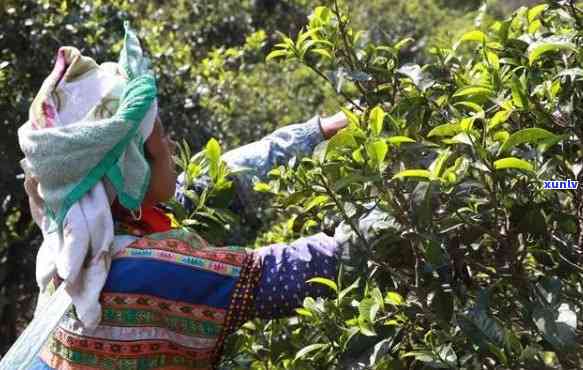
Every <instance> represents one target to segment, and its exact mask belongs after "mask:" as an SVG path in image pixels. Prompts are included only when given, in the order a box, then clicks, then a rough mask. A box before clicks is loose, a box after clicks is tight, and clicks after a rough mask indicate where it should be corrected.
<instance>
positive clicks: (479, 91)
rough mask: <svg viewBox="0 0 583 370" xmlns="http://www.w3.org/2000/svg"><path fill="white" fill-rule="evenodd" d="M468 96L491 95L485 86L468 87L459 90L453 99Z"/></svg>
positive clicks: (490, 91)
mask: <svg viewBox="0 0 583 370" xmlns="http://www.w3.org/2000/svg"><path fill="white" fill-rule="evenodd" d="M468 95H485V96H490V95H492V89H491V88H489V87H485V86H468V87H464V88H461V89H459V90H458V91H456V93H455V94H453V96H454V97H460V96H468Z"/></svg>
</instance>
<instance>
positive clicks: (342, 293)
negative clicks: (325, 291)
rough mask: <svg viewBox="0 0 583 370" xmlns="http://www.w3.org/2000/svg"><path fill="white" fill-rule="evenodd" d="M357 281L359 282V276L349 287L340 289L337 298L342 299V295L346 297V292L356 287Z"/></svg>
mask: <svg viewBox="0 0 583 370" xmlns="http://www.w3.org/2000/svg"><path fill="white" fill-rule="evenodd" d="M359 283H360V278H358V279H356V280H355V281H354V282H353V283H352V284H350V286H349V287H346V288H344V289H342V291H341V292H340V293H339V294H338V299H339V300H342V299H344V297H346V295H347V294H348V293H350V292H351V291H353V290H354V289H356V288H358V285H359Z"/></svg>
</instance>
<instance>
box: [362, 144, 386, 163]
mask: <svg viewBox="0 0 583 370" xmlns="http://www.w3.org/2000/svg"><path fill="white" fill-rule="evenodd" d="M388 151H389V146H388V145H387V143H386V142H385V141H384V140H375V141H373V142H372V143H367V144H366V152H367V153H368V155H369V157H370V158H371V159H372V160H373V161H374V162H375V163H378V164H380V163H382V162H383V161H384V160H385V157H386V156H387V153H388Z"/></svg>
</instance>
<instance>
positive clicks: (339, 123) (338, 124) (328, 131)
mask: <svg viewBox="0 0 583 370" xmlns="http://www.w3.org/2000/svg"><path fill="white" fill-rule="evenodd" d="M347 124H348V119H347V118H346V115H345V114H344V113H343V112H338V113H336V114H335V115H333V116H331V117H326V118H322V120H321V121H320V127H321V128H322V134H324V138H326V140H328V139H330V138H331V137H332V136H334V135H336V133H337V132H338V131H340V130H341V129H343V128H344V127H346V125H347Z"/></svg>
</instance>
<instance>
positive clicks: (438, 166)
mask: <svg viewBox="0 0 583 370" xmlns="http://www.w3.org/2000/svg"><path fill="white" fill-rule="evenodd" d="M450 155H451V151H450V150H449V149H446V150H444V151H442V152H441V153H439V155H438V156H437V158H435V160H434V161H433V163H432V164H431V166H429V170H430V171H431V175H432V176H433V177H439V176H440V175H441V170H442V169H443V166H444V165H445V162H447V160H448V159H449V156H450Z"/></svg>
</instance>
